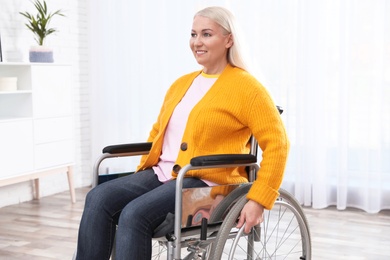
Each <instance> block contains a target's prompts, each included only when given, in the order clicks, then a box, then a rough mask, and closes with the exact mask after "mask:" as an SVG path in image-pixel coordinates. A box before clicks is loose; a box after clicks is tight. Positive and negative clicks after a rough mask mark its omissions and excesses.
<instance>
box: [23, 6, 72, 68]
mask: <svg viewBox="0 0 390 260" xmlns="http://www.w3.org/2000/svg"><path fill="white" fill-rule="evenodd" d="M33 4H34V6H35V8H36V10H37V11H38V13H37V14H36V15H35V16H34V15H32V14H30V13H28V12H19V13H20V14H21V15H23V16H24V17H26V18H27V21H28V22H27V23H26V24H25V25H26V26H27V28H28V29H30V30H31V31H32V32H33V34H34V36H35V40H36V42H37V43H38V46H33V47H31V49H30V53H29V54H30V55H29V56H30V62H53V61H54V60H53V51H52V49H50V48H48V47H45V46H44V42H45V39H46V37H47V36H49V35H50V34H52V33H54V32H56V31H57V30H56V29H55V28H49V24H50V21H51V19H52V18H53V17H54V16H56V15H58V16H65V15H64V14H63V13H62V10H57V11H55V12H54V13H50V12H48V9H47V4H46V2H45V0H43V1H42V2H41V1H40V0H35V1H34V2H33Z"/></svg>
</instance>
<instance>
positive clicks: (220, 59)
mask: <svg viewBox="0 0 390 260" xmlns="http://www.w3.org/2000/svg"><path fill="white" fill-rule="evenodd" d="M238 40H239V39H237V38H236V31H235V28H234V22H233V16H232V14H231V13H230V12H229V11H228V10H226V9H224V8H221V7H209V8H205V9H203V10H201V11H199V12H198V13H196V14H195V16H194V19H193V25H192V30H191V38H190V47H191V50H192V52H193V55H194V57H195V59H196V61H197V62H198V63H199V64H200V65H202V66H203V69H202V70H201V71H195V72H192V73H190V74H187V75H184V76H182V77H180V78H179V79H178V80H176V81H175V82H174V83H173V85H172V86H171V88H170V89H169V90H168V92H167V94H166V97H165V99H164V103H163V105H162V108H161V111H160V114H159V116H158V119H157V122H156V123H155V124H154V125H153V128H152V130H151V132H150V136H149V138H148V141H149V142H152V143H153V146H152V148H151V151H150V153H149V154H148V155H145V156H143V157H142V159H141V162H140V165H139V166H138V169H137V173H136V174H133V175H130V176H127V177H123V178H120V179H117V180H114V181H110V182H107V183H104V184H101V185H99V186H97V187H96V188H94V189H93V190H91V191H90V192H89V193H88V195H87V198H86V203H85V209H84V213H83V217H82V220H81V223H80V230H79V238H78V252H77V259H109V256H110V253H111V248H112V245H113V241H114V236H115V232H116V225H118V230H117V232H116V236H117V239H116V248H117V252H116V254H117V255H116V256H117V258H118V259H137V260H138V259H150V257H151V239H152V236H153V230H154V229H155V228H156V227H157V226H158V225H160V224H161V223H162V222H163V220H164V219H165V217H166V215H167V214H168V213H169V212H172V213H173V212H174V204H175V185H176V184H175V178H174V177H176V176H177V173H178V172H179V170H180V168H181V167H182V166H184V165H186V164H188V163H189V161H190V159H191V158H192V157H195V156H200V155H205V154H221V153H233V154H237V153H243V154H244V153H245V154H247V153H248V152H249V151H248V146H247V144H248V140H249V138H250V136H251V134H252V133H253V135H254V136H255V137H256V139H257V140H258V142H259V146H260V148H261V149H262V151H263V154H262V157H263V159H262V162H261V169H260V170H259V172H258V176H259V177H258V179H257V180H256V181H255V183H254V184H253V186H252V188H251V189H250V191H249V193H248V195H247V197H248V199H249V201H248V203H247V204H246V205H245V207H244V208H243V210H242V212H241V216H240V220H239V223H238V227H241V226H242V225H243V224H244V223H246V226H245V232H249V231H250V229H251V227H253V226H254V225H256V224H258V223H259V222H261V221H262V215H263V210H264V208H267V209H270V208H271V207H272V205H273V203H274V202H275V200H276V198H277V197H278V189H279V186H280V184H281V181H282V177H283V171H284V168H285V164H286V160H287V154H288V148H289V143H288V139H287V136H286V133H285V129H284V126H283V123H282V121H281V119H280V116H279V114H278V111H277V109H276V106H275V104H274V103H273V101H272V99H271V97H270V96H269V94H268V92H267V91H266V90H265V88H264V87H263V86H262V85H261V84H260V83H259V82H258V81H257V80H256V79H255V78H254V77H253V76H251V75H250V74H249V73H248V72H247V71H246V70H245V65H244V63H243V60H242V57H241V54H240V49H239V44H238ZM243 182H247V174H246V172H245V169H243V168H242V167H239V168H235V169H227V168H226V169H208V170H194V171H190V172H189V173H188V174H187V175H186V178H185V179H184V184H183V186H184V187H204V186H212V185H215V184H227V183H243Z"/></svg>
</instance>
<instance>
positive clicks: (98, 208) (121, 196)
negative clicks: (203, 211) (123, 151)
mask: <svg viewBox="0 0 390 260" xmlns="http://www.w3.org/2000/svg"><path fill="white" fill-rule="evenodd" d="M205 186H207V185H206V184H205V183H204V182H203V181H201V180H199V179H195V178H184V182H183V187H185V188H192V187H205ZM175 187H176V181H175V180H172V181H168V182H166V183H162V182H160V181H159V180H158V178H157V176H156V175H155V174H154V171H153V170H152V169H149V170H145V171H141V172H138V173H136V174H133V175H129V176H126V177H121V178H118V179H115V180H112V181H109V182H106V183H103V184H100V185H98V186H97V187H95V188H94V189H92V190H91V191H90V192H89V193H88V194H87V197H86V200H85V206H84V212H83V215H82V218H81V222H80V228H79V235H78V245H77V257H76V259H78V260H91V259H94V260H99V259H109V258H110V254H111V250H112V246H113V243H114V237H115V233H116V240H115V241H116V242H115V243H116V257H117V259H118V260H121V259H136V260H143V259H145V260H149V259H151V254H152V236H153V231H154V229H155V228H156V227H157V226H158V225H160V224H161V223H162V222H163V221H164V219H165V217H166V215H167V214H168V213H169V212H171V213H174V210H175ZM116 225H118V230H117V231H116Z"/></svg>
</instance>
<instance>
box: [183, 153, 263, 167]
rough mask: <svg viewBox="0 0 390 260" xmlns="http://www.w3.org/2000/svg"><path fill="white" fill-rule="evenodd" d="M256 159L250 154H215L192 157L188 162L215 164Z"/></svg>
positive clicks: (203, 164)
mask: <svg viewBox="0 0 390 260" xmlns="http://www.w3.org/2000/svg"><path fill="white" fill-rule="evenodd" d="M256 161H257V158H256V156H254V155H251V154H216V155H206V156H198V157H194V158H192V159H191V162H190V163H191V165H192V166H217V165H224V164H247V163H255V162H256Z"/></svg>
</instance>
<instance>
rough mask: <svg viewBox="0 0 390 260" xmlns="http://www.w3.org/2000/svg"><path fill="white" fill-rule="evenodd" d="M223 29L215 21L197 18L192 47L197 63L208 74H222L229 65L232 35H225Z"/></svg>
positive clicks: (191, 40)
mask: <svg viewBox="0 0 390 260" xmlns="http://www.w3.org/2000/svg"><path fill="white" fill-rule="evenodd" d="M223 31H224V30H223V28H222V27H221V26H220V25H219V24H217V23H216V22H214V21H213V20H211V19H209V18H206V17H203V16H195V18H194V21H193V24H192V30H191V39H190V47H191V50H192V53H193V54H194V56H195V59H196V61H197V62H198V63H199V64H200V65H202V66H203V67H204V68H203V71H204V72H205V73H207V74H220V73H222V71H223V70H224V68H225V67H226V65H227V51H228V49H229V48H230V47H231V46H232V44H233V40H232V37H231V35H230V34H226V35H224V34H223Z"/></svg>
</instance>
